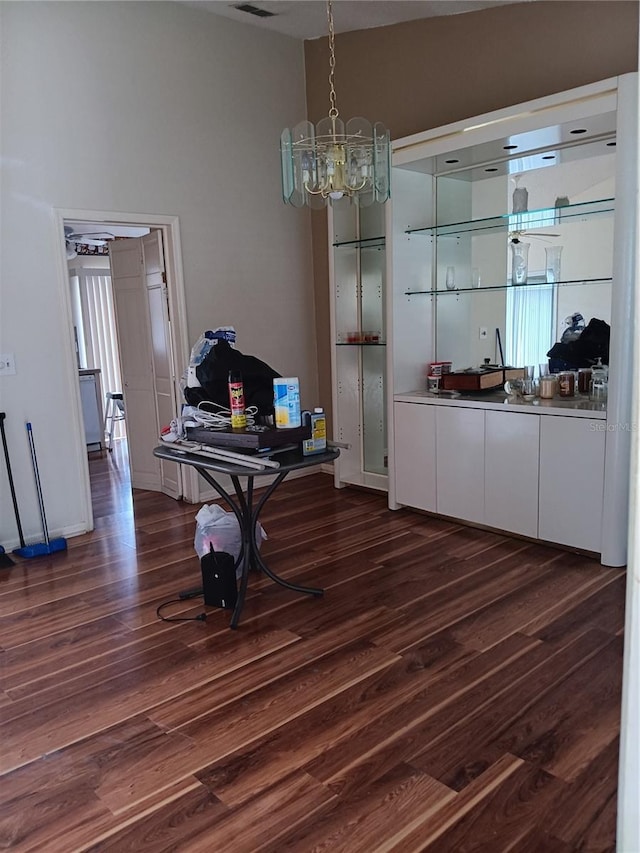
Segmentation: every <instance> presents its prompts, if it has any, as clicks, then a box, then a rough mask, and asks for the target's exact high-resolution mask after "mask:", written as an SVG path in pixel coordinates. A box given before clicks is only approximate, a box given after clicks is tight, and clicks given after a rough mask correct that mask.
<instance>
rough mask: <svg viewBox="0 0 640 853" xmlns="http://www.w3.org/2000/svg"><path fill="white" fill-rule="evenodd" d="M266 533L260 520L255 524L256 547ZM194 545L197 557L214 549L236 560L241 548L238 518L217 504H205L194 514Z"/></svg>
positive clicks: (260, 543)
mask: <svg viewBox="0 0 640 853" xmlns="http://www.w3.org/2000/svg"><path fill="white" fill-rule="evenodd" d="M266 538H267V534H266V533H265V532H264V528H263V527H262V525H261V524H260V522H258V523H257V525H256V547H257V548H260V546H261V545H262V543H263V542H264V540H265V539H266ZM193 544H194V547H195V549H196V554H197V555H198V557H200V558H202V557H204V555H205V554H208V553H209V552H210V550H211V546H213V550H214V551H225V552H226V553H227V554H231V556H232V557H233V559H234V560H235V561H236V562H237V560H238V557H239V556H240V549H241V548H242V534H241V533H240V525H239V524H238V519H237V518H236V516H235V513H233V512H230V511H229V512H227V511H226V510H224V509H222V507H221V506H218V504H205V505H204V506H203V507H201V509H199V510H198V513H197V514H196V536H195V540H194V543H193Z"/></svg>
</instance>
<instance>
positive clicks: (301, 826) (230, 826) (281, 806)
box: [0, 443, 625, 853]
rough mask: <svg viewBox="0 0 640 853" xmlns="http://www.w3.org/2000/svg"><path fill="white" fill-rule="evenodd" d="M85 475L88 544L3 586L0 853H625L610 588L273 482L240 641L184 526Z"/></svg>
mask: <svg viewBox="0 0 640 853" xmlns="http://www.w3.org/2000/svg"><path fill="white" fill-rule="evenodd" d="M122 456H123V454H122V446H121V444H119V443H117V445H116V449H115V450H114V453H113V454H112V455H109V456H102V457H101V456H99V455H95V456H94V458H93V459H92V461H91V469H92V483H93V497H94V508H95V515H96V529H95V531H94V532H93V533H92V534H90V535H87V536H82V537H76V538H74V539H70V540H69V550H68V552H67V553H64V554H56V555H53V556H52V557H44V558H38V559H33V560H24V561H18V562H17V563H16V565H15V566H14V567H11V568H9V569H3V570H1V571H0V662H1V672H2V685H1V690H0V720H1V725H0V744H1V746H0V773H1V774H2V775H1V776H0V779H1V782H2V784H1V786H0V848H1V849H3V850H11V851H47V853H48V852H49V851H51V853H72V851H92V853H93V851H101V853H102V851H104V852H105V853H106V851H115V853H125V851H136V853H146V851H150V852H151V851H152V853H164V851H181V853H182V851H184V853H192V851H203V853H204V851H206V853H223V851H233V853H257V851H264V853H285V851H295V853H307V851H347V853H377V851H398V853H411V851H424V850H428V851H434V853H448V851H455V853H459V851H471V850H474V851H478V850H482V851H491V853H503V851H505V853H506V851H518V853H529V851H531V853H556V851H557V853H570V851H612V850H614V849H615V820H616V786H617V767H618V743H619V712H620V685H621V672H622V626H623V608H624V584H625V576H624V572H622V571H620V570H617V569H605V568H603V567H601V566H600V565H599V564H598V563H597V562H596V561H594V560H591V559H589V558H586V557H583V556H578V555H576V554H571V553H568V552H565V551H560V550H557V549H554V548H551V547H547V546H543V545H538V544H531V543H528V542H524V541H520V540H515V539H511V538H509V537H507V536H501V535H497V534H495V533H491V532H486V531H479V530H474V529H470V528H466V527H463V526H461V525H457V524H454V523H450V522H447V521H444V520H441V519H436V518H431V517H428V516H424V515H420V514H417V513H413V512H410V511H406V510H401V511H398V512H389V511H388V510H387V508H386V497H385V496H383V495H378V494H371V493H366V492H363V491H358V490H353V489H343V490H336V489H334V488H333V485H332V479H331V478H330V477H329V475H327V474H323V473H317V474H314V475H313V476H310V477H305V478H300V479H296V480H290V481H285V482H284V483H283V484H282V486H281V487H280V488H279V489H278V490H277V491H276V492H275V494H274V495H273V496H272V498H271V499H270V500H269V502H268V503H267V505H266V507H265V510H264V513H263V518H262V523H263V525H264V527H265V529H266V531H267V534H268V536H269V538H268V540H267V542H266V543H265V544H264V546H263V554H264V556H265V559H266V560H267V561H268V562H269V563H270V564H271V565H272V566H273V568H274V569H275V570H276V571H277V572H279V573H280V574H282V575H283V576H285V577H288V578H291V579H295V580H296V581H298V582H301V583H304V584H309V585H320V586H323V587H324V588H325V590H326V592H325V596H324V598H322V599H314V598H311V597H305V596H301V595H298V594H296V593H293V592H290V591H288V590H286V589H284V588H281V587H277V586H275V585H274V584H273V583H271V581H269V580H268V579H266V578H259V577H257V576H252V577H251V579H250V585H249V592H248V597H247V601H246V606H245V610H244V613H243V616H242V620H241V623H240V627H239V629H238V630H237V631H230V630H229V628H228V623H229V616H230V614H229V612H228V611H221V610H217V609H215V608H208V607H204V605H203V602H202V599H200V598H196V599H192V600H188V601H183V602H177V603H175V604H172V605H170V606H169V607H167V608H166V609H165V611H163V612H165V613H166V614H167V615H172V616H181V617H194V616H196V615H197V614H199V613H201V612H203V611H206V612H207V615H208V618H207V620H206V622H200V621H185V622H174V623H169V622H163V621H161V620H159V619H158V618H157V616H156V608H157V607H158V605H159V604H162V603H163V602H165V601H168V600H171V599H174V598H176V594H177V592H178V591H179V590H180V589H184V588H185V587H191V586H195V585H197V584H198V583H199V579H200V574H199V563H198V559H197V557H196V555H195V552H194V550H193V537H194V531H195V521H194V516H195V514H196V512H197V509H198V507H195V506H192V505H188V504H183V503H181V502H175V501H173V500H171V499H170V498H167V497H165V496H162V495H157V494H153V493H149V492H136V493H135V494H134V496H133V498H132V495H131V491H130V486H129V481H128V477H127V474H126V466H125V465H124V464H123V458H122Z"/></svg>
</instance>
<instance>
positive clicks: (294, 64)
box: [0, 2, 318, 547]
mask: <svg viewBox="0 0 640 853" xmlns="http://www.w3.org/2000/svg"><path fill="white" fill-rule="evenodd" d="M0 24H1V35H0V38H1V42H0V55H1V57H2V59H1V61H2V69H1V70H2V78H1V84H0V85H1V87H2V88H1V90H0V94H1V103H2V124H1V127H0V134H1V135H0V141H1V146H0V152H1V154H2V175H1V180H2V185H1V191H2V192H1V195H2V201H1V205H2V206H1V216H2V220H1V224H2V232H1V239H2V242H1V247H0V248H1V254H0V257H1V260H0V352H2V353H4V352H11V353H14V355H15V362H16V365H17V370H18V372H17V375H16V376H0V408H1V409H2V411H6V412H7V420H6V422H5V424H6V428H7V435H8V441H9V445H10V450H11V454H12V463H13V473H14V479H15V481H16V488H17V492H18V500H19V503H20V507H21V510H22V516H23V518H22V521H23V527H24V530H25V536H26V538H27V541H38V540H39V539H40V538H41V531H40V520H39V514H38V510H37V504H36V500H35V488H34V484H33V476H32V472H31V464H30V460H29V455H28V448H27V442H26V433H25V429H24V422H25V420H30V421H31V422H32V423H33V428H34V434H35V438H36V444H37V448H38V457H39V466H40V475H41V478H42V481H43V492H44V496H45V501H46V503H47V517H48V522H49V528H50V531H51V533H52V535H69V534H70V533H73V532H75V531H78V530H81V529H83V525H84V524H85V522H86V519H84V518H83V509H82V506H81V501H80V499H79V484H80V483H81V482H82V477H83V471H84V469H83V465H84V464H85V463H84V461H83V459H82V456H81V454H79V453H78V452H77V443H78V442H82V436H81V435H78V434H76V430H75V428H72V426H73V425H72V423H71V419H70V417H69V412H70V411H71V410H72V408H73V405H72V404H73V395H76V394H77V388H76V387H75V384H77V383H74V382H72V381H71V380H70V379H69V364H70V363H71V364H73V348H72V342H71V340H70V339H69V337H68V335H67V317H66V316H65V311H67V307H66V305H61V304H60V300H59V293H60V291H59V280H58V270H57V267H56V241H58V240H60V239H61V237H60V236H59V235H58V234H57V233H56V232H55V228H54V225H53V209H54V208H64V209H77V210H96V211H97V210H107V211H118V212H123V213H145V214H152V215H160V214H166V215H177V216H178V217H179V218H180V229H181V236H182V248H183V269H184V279H185V290H186V305H187V317H188V326H189V330H188V331H189V340H190V341H193V340H195V338H196V337H197V336H198V334H199V333H200V332H201V331H202V330H203V329H206V328H208V327H211V326H215V325H222V324H225V325H226V324H232V325H234V326H235V327H236V329H237V332H238V348H239V349H240V350H241V351H243V352H246V353H249V354H252V355H256V356H258V357H260V358H262V359H264V360H265V361H267V362H268V363H269V364H271V365H272V366H273V367H274V368H275V369H276V370H278V371H279V372H280V373H282V374H283V375H292V374H293V375H298V376H299V377H300V382H301V392H302V393H301V396H302V402H303V404H304V405H305V406H310V405H314V404H315V403H316V402H317V388H318V378H317V368H316V344H315V333H314V316H313V315H314V308H313V290H312V280H311V261H310V258H311V242H310V227H309V218H308V214H307V213H305V211H296V210H293V209H291V208H289V207H285V205H284V204H283V202H282V200H281V195H280V166H279V150H278V142H279V136H280V132H281V130H282V128H283V127H285V126H288V125H291V124H292V123H295V122H297V121H298V120H300V118H302V117H303V116H304V115H305V112H306V110H305V98H304V73H303V47H302V43H301V42H299V41H296V40H294V39H290V38H288V37H286V36H281V35H278V34H275V33H269V32H266V31H264V30H261V29H259V28H256V27H252V26H250V25H243V24H238V23H236V22H234V21H230V20H228V19H226V18H223V17H220V16H217V15H211V14H209V13H206V12H204V11H201V10H199V9H197V8H192V7H190V6H186V5H182V4H176V3H172V2H162V3H149V2H141V3H138V2H108V3H106V2H105V3H95V2H74V3H66V2H44V3H41V2H31V3H23V2H2V3H0ZM34 247H37V251H34ZM70 359H71V362H70V361H69V360H70ZM3 468H4V463H0V472H1V473H0V499H1V505H0V506H1V512H0V543H2V544H3V545H4V546H5V547H8V546H12V545H13V544H14V543H15V542H16V540H17V533H16V529H15V524H14V521H13V513H12V511H11V503H10V498H9V492H8V488H7V485H6V477H5V476H4V471H3V470H2V469H3Z"/></svg>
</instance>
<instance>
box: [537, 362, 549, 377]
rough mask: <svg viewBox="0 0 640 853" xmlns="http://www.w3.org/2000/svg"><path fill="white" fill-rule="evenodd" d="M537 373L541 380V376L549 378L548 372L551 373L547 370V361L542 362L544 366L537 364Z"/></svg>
mask: <svg viewBox="0 0 640 853" xmlns="http://www.w3.org/2000/svg"><path fill="white" fill-rule="evenodd" d="M538 371H539V372H538V376H539V377H540V378H541V379H542V377H543V376H549V374H550V372H551V371H550V370H549V362H548V361H545V362H544V364H539V365H538Z"/></svg>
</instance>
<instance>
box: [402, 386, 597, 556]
mask: <svg viewBox="0 0 640 853" xmlns="http://www.w3.org/2000/svg"><path fill="white" fill-rule="evenodd" d="M472 406H473V407H472ZM521 408H526V406H522V407H521ZM580 411H581V412H582V414H583V415H585V416H580V417H578V416H574V415H571V414H563V413H562V412H559V411H558V412H555V413H549V412H548V411H547V412H545V413H544V414H538V413H537V412H536V410H535V408H534V407H533V406H530V411H529V412H526V413H525V412H522V411H510V410H509V408H508V407H505V406H504V405H502V404H501V403H499V402H493V403H484V402H481V401H478V400H475V401H473V402H470V403H469V404H467V405H465V403H464V402H461V401H460V400H458V401H457V402H456V403H455V405H454V404H447V403H446V402H442V401H433V400H432V399H431V398H428V397H426V396H424V397H423V398H422V399H421V400H418V398H415V400H414V401H411V402H405V401H396V403H395V404H394V427H395V434H396V437H397V441H396V445H395V464H394V474H395V492H396V498H397V500H398V502H399V503H401V504H404V505H406V506H412V507H415V508H417V509H422V510H427V511H429V512H436V513H439V514H440V515H445V516H448V517H450V518H455V519H459V520H461V521H467V522H471V523H474V524H481V525H485V526H488V527H494V528H496V529H499V530H504V531H508V532H510V533H517V534H519V535H521V536H527V537H530V538H534V539H542V540H544V541H547V542H554V543H557V544H560V545H567V546H569V547H575V548H580V549H583V550H586V551H593V552H599V551H600V550H601V531H602V508H603V493H604V454H605V440H606V432H607V429H606V420H605V419H604V416H603V415H604V413H603V412H597V411H593V412H592V413H589V412H588V410H584V409H583V410H580ZM589 414H590V415H592V416H591V417H589V416H588V415H589Z"/></svg>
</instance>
